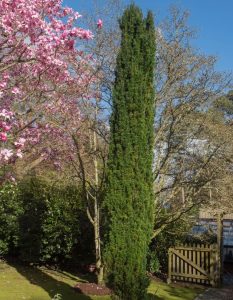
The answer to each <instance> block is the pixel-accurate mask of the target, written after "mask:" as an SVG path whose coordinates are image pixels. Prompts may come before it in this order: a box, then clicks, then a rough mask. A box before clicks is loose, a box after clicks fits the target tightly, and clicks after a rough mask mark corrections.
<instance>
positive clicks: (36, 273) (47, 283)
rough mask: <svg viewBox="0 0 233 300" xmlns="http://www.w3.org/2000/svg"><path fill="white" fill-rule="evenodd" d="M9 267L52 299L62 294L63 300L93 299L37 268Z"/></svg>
mask: <svg viewBox="0 0 233 300" xmlns="http://www.w3.org/2000/svg"><path fill="white" fill-rule="evenodd" d="M8 263H9V262H8ZM9 265H10V266H12V267H13V268H15V269H16V270H17V272H18V273H20V274H21V275H22V276H24V277H25V278H26V279H27V280H28V281H29V282H30V283H31V284H34V285H36V286H39V287H41V288H42V289H43V290H45V291H46V292H47V293H48V294H49V296H50V297H51V299H52V298H53V297H54V296H55V295H56V294H60V295H61V296H62V300H91V297H89V296H88V295H85V294H82V293H81V291H80V292H77V291H75V290H74V289H73V288H72V287H71V286H70V285H69V284H68V283H65V282H64V281H60V280H58V279H55V278H54V277H52V276H50V275H48V274H46V273H45V272H43V271H42V270H40V269H38V268H36V267H30V266H27V265H26V266H25V265H21V264H17V263H11V262H10V263H9ZM84 281H85V280H81V282H84ZM32 300H33V299H32Z"/></svg>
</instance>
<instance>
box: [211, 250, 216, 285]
mask: <svg viewBox="0 0 233 300" xmlns="http://www.w3.org/2000/svg"><path fill="white" fill-rule="evenodd" d="M215 261H216V258H215V250H214V247H213V245H210V284H211V286H213V287H215V286H216V276H215V268H216V266H215V265H216V263H215Z"/></svg>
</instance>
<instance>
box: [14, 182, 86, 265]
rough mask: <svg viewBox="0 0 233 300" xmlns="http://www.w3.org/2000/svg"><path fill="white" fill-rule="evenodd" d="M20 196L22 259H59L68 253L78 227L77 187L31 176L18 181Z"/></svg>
mask: <svg viewBox="0 0 233 300" xmlns="http://www.w3.org/2000/svg"><path fill="white" fill-rule="evenodd" d="M20 197H21V200H22V203H23V207H24V212H23V214H22V215H21V217H20V218H19V226H20V240H19V246H20V257H21V259H22V260H24V261H28V262H34V263H36V262H37V263H38V262H41V263H58V262H62V261H63V260H65V259H66V258H68V257H70V255H71V253H72V248H73V247H74V245H75V244H76V243H77V239H78V236H79V231H80V226H79V215H80V213H81V195H80V192H79V191H78V189H77V188H75V187H72V186H71V187H70V186H69V187H57V186H51V185H49V184H47V183H45V182H42V181H39V180H37V179H31V180H29V181H26V182H23V183H21V185H20Z"/></svg>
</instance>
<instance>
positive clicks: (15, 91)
mask: <svg viewBox="0 0 233 300" xmlns="http://www.w3.org/2000/svg"><path fill="white" fill-rule="evenodd" d="M11 92H12V94H15V95H18V94H20V90H19V88H17V87H14V88H13V89H12V91H11Z"/></svg>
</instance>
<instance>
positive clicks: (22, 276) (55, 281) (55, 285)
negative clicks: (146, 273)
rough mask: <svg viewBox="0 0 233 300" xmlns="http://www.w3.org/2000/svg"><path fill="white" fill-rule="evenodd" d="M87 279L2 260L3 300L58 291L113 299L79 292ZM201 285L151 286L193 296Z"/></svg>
mask: <svg viewBox="0 0 233 300" xmlns="http://www.w3.org/2000/svg"><path fill="white" fill-rule="evenodd" d="M86 280H87V279H86V278H84V277H83V276H82V278H81V277H78V276H76V275H74V274H70V273H68V272H61V271H54V270H50V269H47V268H32V267H26V266H21V265H18V264H17V265H16V264H14V265H9V264H7V263H3V262H0V300H51V299H53V297H54V296H55V295H56V294H60V295H61V296H62V298H61V299H62V300H94V299H95V300H109V299H110V297H108V296H106V297H103V296H99V297H97V296H88V295H81V294H78V293H77V292H75V291H74V290H73V289H72V287H73V286H74V285H75V284H77V282H83V281H86ZM198 292H199V290H198V289H194V288H185V287H174V286H171V285H166V284H165V283H157V282H152V283H151V285H150V287H149V294H150V295H151V299H158V300H159V299H164V300H182V299H183V300H184V299H185V300H189V299H190V300H192V299H194V297H195V296H196V295H197V293H198Z"/></svg>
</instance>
